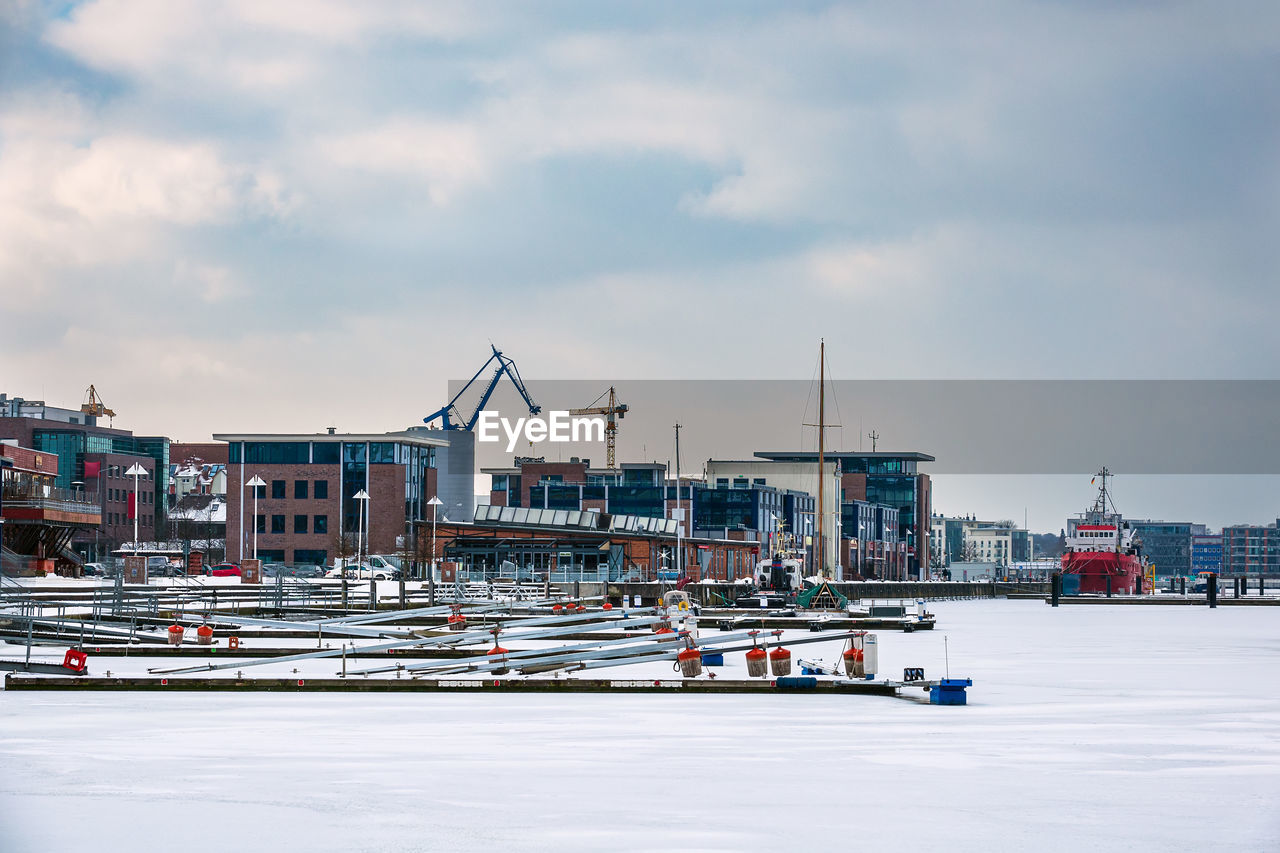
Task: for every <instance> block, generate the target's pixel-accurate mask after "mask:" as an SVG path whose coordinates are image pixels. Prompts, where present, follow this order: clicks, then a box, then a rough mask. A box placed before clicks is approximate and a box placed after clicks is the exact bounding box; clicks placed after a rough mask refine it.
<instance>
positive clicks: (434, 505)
mask: <svg viewBox="0 0 1280 853" xmlns="http://www.w3.org/2000/svg"><path fill="white" fill-rule="evenodd" d="M427 506H429V507H431V569H430V571H431V580H432V581H434V580H435V579H436V516H438V515H439V514H440V509H439V507H442V506H444V501H442V500H440V498H438V497H436V496H434V495H432V497H431V500H429V501H427Z"/></svg>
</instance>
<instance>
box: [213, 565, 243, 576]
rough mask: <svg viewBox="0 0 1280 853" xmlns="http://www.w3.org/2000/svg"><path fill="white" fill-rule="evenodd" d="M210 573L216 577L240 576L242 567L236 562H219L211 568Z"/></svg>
mask: <svg viewBox="0 0 1280 853" xmlns="http://www.w3.org/2000/svg"><path fill="white" fill-rule="evenodd" d="M208 574H210V575H212V576H213V577H215V578H233V577H240V567H239V566H237V565H236V564H235V563H218V565H216V566H211V567H210V568H209V572H208Z"/></svg>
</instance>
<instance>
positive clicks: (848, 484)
mask: <svg viewBox="0 0 1280 853" xmlns="http://www.w3.org/2000/svg"><path fill="white" fill-rule="evenodd" d="M755 455H756V456H758V457H760V458H761V459H767V460H771V461H774V462H787V463H805V464H809V465H811V466H816V465H817V462H818V452H817V451H816V450H810V451H758V452H757V453H756V454H755ZM825 458H826V460H827V461H828V462H834V463H835V464H836V466H837V471H838V476H839V480H840V486H839V490H838V491H837V492H836V493H837V494H839V495H840V496H841V501H842V502H844V501H866V502H867V503H870V504H882V505H886V506H892V507H894V508H896V509H897V510H898V538H899V541H900V542H901V543H902V545H903V547H904V548H905V552H906V555H907V559H906V564H905V566H904V571H905V574H904V577H906V576H909V577H912V578H922V577H925V576H927V574H928V569H929V550H930V544H929V539H930V537H929V530H930V525H929V520H930V516H931V515H932V500H933V488H932V484H931V483H930V480H929V475H928V474H924V473H921V472H920V471H919V470H918V469H919V465H920V464H921V463H924V462H933V461H935V460H934V457H932V456H930V455H928V454H927V453H919V452H915V451H909V452H891V451H878V452H872V453H863V452H860V451H849V450H836V451H829V452H827V453H826V455H825ZM814 470H815V471H816V467H815V468H814ZM814 476H815V477H816V474H815V475H814ZM811 482H812V480H811Z"/></svg>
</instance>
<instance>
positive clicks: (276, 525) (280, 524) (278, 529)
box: [271, 515, 284, 533]
mask: <svg viewBox="0 0 1280 853" xmlns="http://www.w3.org/2000/svg"><path fill="white" fill-rule="evenodd" d="M271 532H272V533H284V516H283V515H273V516H271Z"/></svg>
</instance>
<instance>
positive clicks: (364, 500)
mask: <svg viewBox="0 0 1280 853" xmlns="http://www.w3.org/2000/svg"><path fill="white" fill-rule="evenodd" d="M352 497H353V498H355V499H356V500H358V501H360V512H359V515H358V516H357V519H358V520H357V521H356V577H357V578H359V577H360V568H361V566H363V565H364V563H363V561H362V560H361V559H360V544H361V543H362V542H363V541H364V515H365V513H366V512H368V511H369V493H368V492H366V491H365V490H364V489H361V490H360V491H358V492H356V493H355V494H354V495H352ZM365 550H366V551H367V550H368V548H366V549H365ZM376 583H377V581H375V580H374V579H373V567H372V566H370V567H369V609H370V610H373V609H374V601H376V600H377V597H378V590H377V587H376V586H375V584H376Z"/></svg>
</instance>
